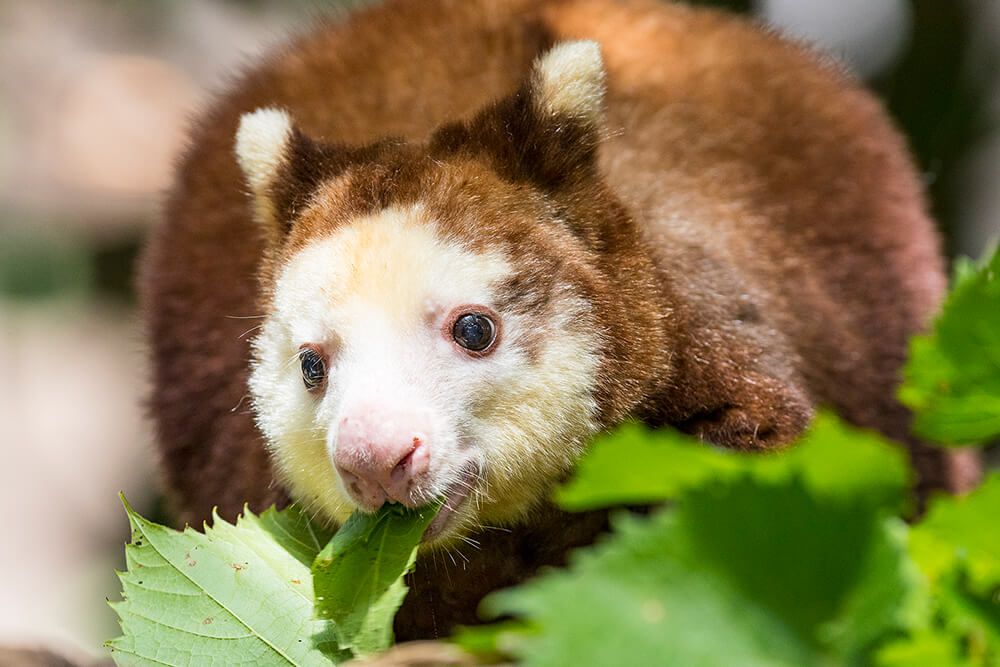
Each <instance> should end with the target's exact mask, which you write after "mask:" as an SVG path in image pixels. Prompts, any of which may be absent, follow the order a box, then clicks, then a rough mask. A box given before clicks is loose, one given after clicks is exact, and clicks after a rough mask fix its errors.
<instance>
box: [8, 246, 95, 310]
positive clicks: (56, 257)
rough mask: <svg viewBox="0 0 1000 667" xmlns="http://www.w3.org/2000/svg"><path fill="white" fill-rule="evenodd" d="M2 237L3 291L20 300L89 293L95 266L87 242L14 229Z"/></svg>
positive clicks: (87, 294) (78, 295)
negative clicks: (82, 243)
mask: <svg viewBox="0 0 1000 667" xmlns="http://www.w3.org/2000/svg"><path fill="white" fill-rule="evenodd" d="M0 237H2V240H0V294H2V295H6V296H8V297H10V298H13V299H17V300H38V299H46V298H51V297H54V296H70V297H76V298H82V297H86V296H89V294H90V290H91V288H92V285H93V269H92V266H91V257H90V253H89V252H88V250H89V249H88V248H87V247H86V246H85V245H81V244H80V243H75V242H74V241H73V240H71V239H66V238H54V237H52V236H48V235H41V234H28V233H25V232H23V231H21V230H12V229H9V230H3V231H0Z"/></svg>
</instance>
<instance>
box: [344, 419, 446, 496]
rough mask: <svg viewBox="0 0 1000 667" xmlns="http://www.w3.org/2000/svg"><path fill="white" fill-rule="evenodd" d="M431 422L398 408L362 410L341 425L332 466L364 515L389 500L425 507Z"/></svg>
mask: <svg viewBox="0 0 1000 667" xmlns="http://www.w3.org/2000/svg"><path fill="white" fill-rule="evenodd" d="M430 439H431V426H430V420H429V419H428V418H427V416H426V415H424V414H422V413H419V412H416V411H407V410H402V409H400V408H399V407H397V406H370V405H369V406H363V407H361V408H359V409H354V410H350V411H349V412H347V414H346V415H345V416H344V417H343V418H342V419H341V420H340V425H339V427H338V429H337V446H336V448H335V450H334V454H333V461H334V464H336V466H337V472H338V473H340V478H341V480H343V482H344V487H345V488H346V489H347V491H348V493H350V494H351V496H352V497H353V498H354V500H355V502H357V503H358V505H359V506H360V507H361V508H362V509H365V510H368V511H374V510H376V509H378V508H379V507H381V506H382V504H383V503H385V502H386V501H389V502H399V503H403V504H404V505H407V506H409V507H415V506H416V505H418V504H420V503H422V502H425V501H426V499H425V498H423V497H422V494H420V493H419V489H418V487H419V482H420V480H421V479H422V478H423V477H424V476H425V475H426V473H427V469H428V467H429V464H430V447H429V445H430Z"/></svg>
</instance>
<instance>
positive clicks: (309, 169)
mask: <svg viewBox="0 0 1000 667" xmlns="http://www.w3.org/2000/svg"><path fill="white" fill-rule="evenodd" d="M235 151H236V161H237V162H238V163H239V165H240V169H242V171H243V177H244V178H245V179H246V182H247V185H249V186H250V197H251V203H252V207H253V217H254V221H255V222H256V223H257V225H258V226H259V227H260V229H261V230H262V231H263V232H264V235H265V238H266V240H267V242H268V244H269V245H271V246H274V245H277V244H280V243H281V241H282V240H283V239H284V238H285V235H286V234H287V233H288V231H289V230H290V229H291V226H292V222H293V221H294V219H295V215H296V212H297V210H298V209H299V208H300V207H301V206H302V205H303V203H304V202H306V201H308V198H309V196H310V195H311V194H312V192H313V191H314V190H315V189H316V187H317V186H318V185H319V184H320V183H321V182H322V181H323V180H324V179H326V178H329V177H331V176H333V175H335V174H336V173H337V172H338V171H341V170H343V168H344V167H345V164H346V159H347V156H346V155H345V153H346V151H344V150H343V149H342V148H341V147H338V146H331V145H326V144H321V143H318V142H315V141H313V140H311V139H309V137H307V136H305V135H304V134H302V132H300V131H299V130H298V128H296V127H295V125H294V123H293V122H292V119H291V117H290V116H289V115H288V112H286V111H283V110H281V109H257V110H256V111H253V112H251V113H246V114H243V116H242V117H241V118H240V125H239V129H238V130H237V131H236V146H235Z"/></svg>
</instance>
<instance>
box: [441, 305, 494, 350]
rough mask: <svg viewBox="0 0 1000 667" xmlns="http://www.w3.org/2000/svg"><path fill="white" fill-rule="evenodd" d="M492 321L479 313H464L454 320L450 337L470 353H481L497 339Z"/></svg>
mask: <svg viewBox="0 0 1000 667" xmlns="http://www.w3.org/2000/svg"><path fill="white" fill-rule="evenodd" d="M496 332H497V329H496V325H494V324H493V320H491V319H490V318H488V317H486V316H485V315H480V314H479V313H466V314H464V315H461V316H459V318H458V319H456V320H455V324H454V325H453V326H452V328H451V336H452V338H454V339H455V342H456V343H458V344H459V345H461V346H462V347H464V348H465V349H466V350H470V351H472V352H482V351H483V350H485V349H486V348H488V347H489V346H490V345H492V344H493V341H494V340H496V337H497V333H496Z"/></svg>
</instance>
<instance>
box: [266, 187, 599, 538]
mask: <svg viewBox="0 0 1000 667" xmlns="http://www.w3.org/2000/svg"><path fill="white" fill-rule="evenodd" d="M512 271H513V268H512V265H511V263H510V262H509V260H508V258H506V257H504V256H503V255H501V254H499V253H494V252H483V253H473V252H471V251H470V250H468V249H467V248H465V247H463V246H462V245H461V244H460V243H458V242H457V241H454V240H448V239H445V238H441V237H440V236H439V234H438V233H437V231H436V229H435V225H434V221H433V220H431V219H428V217H427V215H426V214H425V212H424V209H423V208H422V207H421V206H419V205H418V206H415V207H413V208H408V209H405V210H398V209H390V210H386V211H383V212H382V213H380V214H378V215H375V216H372V217H367V218H362V219H358V220H355V221H353V223H352V224H350V225H348V226H346V227H344V228H341V229H339V230H338V231H337V232H335V233H334V234H332V235H331V236H328V237H326V238H318V239H316V240H315V241H313V242H312V243H311V244H309V245H308V246H306V247H305V248H304V249H302V250H300V251H298V252H297V253H296V254H295V255H294V256H293V257H292V258H291V260H290V261H289V262H287V264H286V265H285V266H284V267H283V268H282V269H281V270H280V271H279V273H278V276H277V279H276V284H275V291H274V299H273V306H272V310H271V312H270V315H269V317H268V318H267V320H266V323H265V324H264V326H263V328H262V330H261V332H260V334H259V335H258V337H257V338H256V339H255V341H254V353H255V360H254V365H253V373H252V377H251V380H250V388H251V391H252V393H253V397H254V405H255V409H256V413H257V420H258V424H259V425H260V427H261V429H262V431H263V432H264V434H265V435H266V437H267V440H268V442H269V445H270V448H271V451H272V454H273V456H274V459H275V460H276V462H277V464H278V468H279V470H280V474H281V475H282V476H283V478H284V481H285V482H286V483H287V485H288V486H289V487H290V489H291V492H292V494H293V496H294V497H295V498H296V499H297V500H299V501H300V502H302V503H304V504H305V505H306V506H307V507H308V508H311V509H312V510H314V511H318V512H320V513H322V514H325V515H326V516H328V517H331V518H333V519H335V520H337V521H343V520H344V519H345V518H346V517H347V516H348V515H349V514H350V512H351V511H352V510H353V509H354V504H353V502H352V501H351V499H350V496H349V495H348V494H347V492H346V491H345V489H344V486H343V484H342V482H341V480H340V478H339V476H338V474H337V472H336V470H335V467H334V465H333V459H332V455H333V452H334V451H335V448H336V447H337V429H336V428H335V427H334V425H336V424H338V423H339V420H340V419H341V416H342V414H343V413H344V411H345V410H350V409H351V406H354V405H358V404H359V403H373V402H374V403H376V404H379V405H383V406H386V409H387V410H391V409H392V408H393V406H404V407H406V408H408V409H413V410H418V411H420V412H422V413H424V414H429V415H430V417H431V423H432V425H433V432H434V433H435V436H434V438H433V441H432V442H431V444H430V479H431V480H432V485H433V487H434V488H432V489H428V490H427V491H428V492H429V494H430V496H431V497H433V496H434V495H437V494H440V493H442V492H443V491H444V490H445V489H446V488H447V487H448V486H449V485H450V484H452V483H454V482H456V481H457V480H458V478H459V473H460V471H461V470H462V468H463V466H464V465H466V464H467V463H468V462H469V461H475V462H476V463H477V464H478V465H479V467H480V469H481V471H482V475H481V478H480V479H479V480H478V481H477V483H476V487H475V490H474V491H473V493H472V494H471V496H470V499H469V501H468V502H466V503H465V504H464V506H463V508H462V510H461V511H460V512H459V513H458V514H457V515H456V516H455V518H454V520H452V521H451V522H450V524H451V525H450V529H449V530H448V531H447V533H446V535H445V536H446V537H447V536H454V535H455V534H456V533H457V532H458V531H459V530H460V529H461V528H462V527H463V526H465V527H467V526H469V525H475V524H477V523H483V524H487V525H490V524H496V523H503V522H505V521H508V520H511V519H515V518H517V517H518V516H520V515H523V514H524V513H525V512H526V511H527V510H529V509H530V507H531V506H532V505H533V504H534V503H536V502H537V501H538V500H540V499H542V498H544V497H545V495H546V494H547V493H548V492H549V490H550V488H551V485H552V483H553V481H554V480H555V479H556V478H557V477H559V476H560V475H562V474H564V473H565V471H566V470H567V469H568V468H569V466H571V465H572V463H573V462H574V461H575V460H576V458H577V457H578V455H579V453H580V450H581V447H582V443H583V442H584V441H585V440H586V438H588V437H589V436H590V435H591V434H592V433H593V432H594V430H595V428H596V426H595V423H594V413H595V405H594V401H593V398H592V390H593V388H594V383H595V376H596V370H597V364H598V360H597V341H596V340H595V339H594V335H593V333H592V332H593V327H592V326H590V324H589V322H590V318H589V316H588V307H587V303H586V302H584V301H583V300H581V299H577V298H573V297H561V298H560V299H559V300H558V301H557V303H556V306H555V308H554V309H553V310H554V315H553V316H552V317H550V318H549V319H548V320H547V321H546V322H545V324H546V326H545V329H544V331H539V330H535V328H534V327H533V325H531V324H529V322H528V320H527V319H526V318H524V317H521V316H516V315H512V314H509V313H503V312H501V311H500V310H499V307H498V306H497V304H496V301H497V299H496V296H495V294H494V288H495V286H497V285H498V284H500V283H501V282H502V281H503V280H504V279H505V278H508V277H509V276H510V275H511V273H512ZM466 304H476V305H483V306H487V307H490V308H492V309H494V310H496V311H497V312H498V314H499V316H500V318H501V326H502V328H503V335H502V337H501V339H500V340H499V341H498V343H497V345H496V347H495V348H494V349H493V351H492V353H491V354H489V355H487V356H485V357H481V358H477V357H474V356H471V355H469V354H468V353H466V352H464V351H462V350H461V349H460V348H458V347H457V346H456V345H455V344H454V343H453V342H452V341H450V340H449V339H448V337H447V336H446V335H443V333H442V330H443V328H445V329H446V323H445V318H446V317H447V316H448V315H449V313H451V312H452V311H453V310H454V309H455V308H456V307H458V306H462V305H466ZM528 340H533V341H534V342H535V344H536V346H537V349H538V353H537V354H536V356H535V357H534V358H529V355H528V354H527V352H526V350H525V345H524V344H523V343H525V342H526V341H528ZM307 343H312V344H319V345H322V346H323V347H324V348H325V349H326V350H327V351H328V352H329V353H330V362H329V368H328V382H327V385H326V387H325V389H323V390H320V391H313V392H310V391H307V390H306V389H305V387H304V385H303V381H302V375H301V369H300V364H299V359H298V352H299V348H300V346H301V345H303V344H307Z"/></svg>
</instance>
